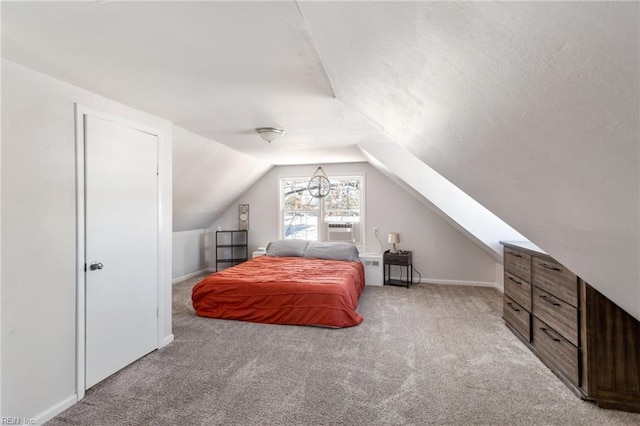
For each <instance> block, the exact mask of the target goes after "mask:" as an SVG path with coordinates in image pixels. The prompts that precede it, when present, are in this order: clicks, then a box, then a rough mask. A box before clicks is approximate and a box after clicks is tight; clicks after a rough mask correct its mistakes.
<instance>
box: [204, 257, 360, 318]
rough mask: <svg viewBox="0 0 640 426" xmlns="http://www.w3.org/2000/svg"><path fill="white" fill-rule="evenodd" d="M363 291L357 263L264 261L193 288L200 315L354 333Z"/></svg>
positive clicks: (293, 259)
mask: <svg viewBox="0 0 640 426" xmlns="http://www.w3.org/2000/svg"><path fill="white" fill-rule="evenodd" d="M363 288H364V266H363V265H362V263H361V262H359V261H355V262H354V261H342V260H326V259H315V258H305V257H272V256H261V257H257V258H254V259H251V260H249V261H247V262H244V263H241V264H239V265H236V266H234V267H232V268H228V269H225V270H223V271H220V272H216V273H214V274H211V275H209V276H208V277H206V278H205V279H203V280H202V281H200V282H199V283H198V284H196V285H195V286H194V288H193V293H192V301H193V307H194V309H195V311H196V313H197V315H199V316H201V317H209V318H223V319H231V320H241V321H251V322H260V323H268V324H294V325H313V326H323V327H335V328H342V327H351V326H354V325H358V324H360V323H361V322H362V320H363V318H362V316H361V315H360V314H359V313H358V312H357V311H356V310H357V308H358V299H359V298H360V294H361V292H362V289H363Z"/></svg>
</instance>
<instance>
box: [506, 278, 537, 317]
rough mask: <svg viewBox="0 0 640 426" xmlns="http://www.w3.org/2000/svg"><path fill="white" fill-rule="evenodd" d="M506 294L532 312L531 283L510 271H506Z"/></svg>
mask: <svg viewBox="0 0 640 426" xmlns="http://www.w3.org/2000/svg"><path fill="white" fill-rule="evenodd" d="M504 294H505V295H507V296H509V297H510V298H512V299H513V300H514V301H515V302H517V303H518V304H519V305H520V306H522V307H523V308H525V309H526V310H527V311H529V312H531V284H529V283H528V282H526V281H525V280H523V279H522V278H518V277H516V276H515V275H513V274H510V273H509V272H505V273H504Z"/></svg>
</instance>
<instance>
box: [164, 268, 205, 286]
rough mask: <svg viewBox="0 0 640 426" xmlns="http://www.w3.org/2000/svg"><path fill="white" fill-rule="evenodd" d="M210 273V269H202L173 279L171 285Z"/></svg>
mask: <svg viewBox="0 0 640 426" xmlns="http://www.w3.org/2000/svg"><path fill="white" fill-rule="evenodd" d="M209 271H210V269H201V270H199V271H196V272H191V273H190V274H187V275H183V276H181V277H177V278H172V279H171V284H175V283H179V282H180V281H184V280H188V279H189V278H193V277H195V276H197V275H200V274H205V273H207V272H209Z"/></svg>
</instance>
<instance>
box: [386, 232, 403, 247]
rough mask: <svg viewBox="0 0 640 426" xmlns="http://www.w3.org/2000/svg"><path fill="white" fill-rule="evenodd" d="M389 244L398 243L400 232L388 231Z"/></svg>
mask: <svg viewBox="0 0 640 426" xmlns="http://www.w3.org/2000/svg"><path fill="white" fill-rule="evenodd" d="M388 241H389V244H398V243H399V242H400V234H398V233H397V232H391V233H389V240H388Z"/></svg>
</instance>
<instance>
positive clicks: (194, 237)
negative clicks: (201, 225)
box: [171, 229, 209, 283]
mask: <svg viewBox="0 0 640 426" xmlns="http://www.w3.org/2000/svg"><path fill="white" fill-rule="evenodd" d="M206 238H207V230H206V229H196V230H193V231H183V232H174V233H173V244H172V247H173V259H172V273H171V277H172V281H173V282H174V283H175V282H177V281H181V280H185V279H187V278H190V277H192V276H194V275H197V274H198V273H199V272H203V271H206V270H208V269H209V253H208V244H207V240H206Z"/></svg>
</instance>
